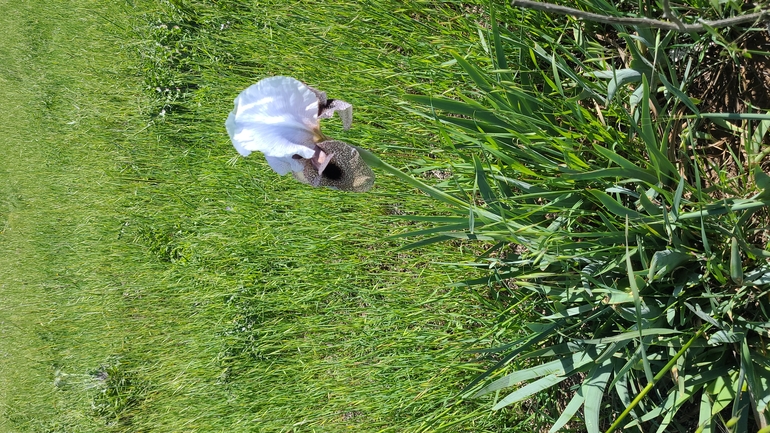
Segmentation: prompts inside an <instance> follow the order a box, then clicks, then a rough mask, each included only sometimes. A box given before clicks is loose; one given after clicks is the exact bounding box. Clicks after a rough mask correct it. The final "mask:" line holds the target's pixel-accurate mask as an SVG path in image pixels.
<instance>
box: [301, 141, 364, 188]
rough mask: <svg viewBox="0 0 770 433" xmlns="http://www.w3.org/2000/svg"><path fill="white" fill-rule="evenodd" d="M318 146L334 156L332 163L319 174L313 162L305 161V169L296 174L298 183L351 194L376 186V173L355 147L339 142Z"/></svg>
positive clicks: (329, 142)
mask: <svg viewBox="0 0 770 433" xmlns="http://www.w3.org/2000/svg"><path fill="white" fill-rule="evenodd" d="M317 146H318V147H320V148H321V149H323V151H324V152H325V153H326V154H328V155H333V157H332V158H331V161H330V162H329V164H328V165H327V166H326V167H325V168H324V170H323V172H321V173H320V174H319V173H318V168H317V167H316V166H315V165H314V164H313V163H312V161H311V160H309V159H307V160H303V163H304V164H305V169H304V170H303V171H302V172H295V173H294V177H295V178H296V179H297V180H298V181H300V182H303V183H307V184H309V185H313V186H325V187H329V188H333V189H338V190H341V191H351V192H366V191H369V189H370V188H371V187H372V185H374V172H372V169H371V168H369V166H368V165H366V163H365V162H364V161H363V160H362V159H361V155H359V153H358V151H357V150H356V148H355V147H353V146H351V145H349V144H347V143H344V142H342V141H337V140H328V141H323V142H321V143H318V144H317Z"/></svg>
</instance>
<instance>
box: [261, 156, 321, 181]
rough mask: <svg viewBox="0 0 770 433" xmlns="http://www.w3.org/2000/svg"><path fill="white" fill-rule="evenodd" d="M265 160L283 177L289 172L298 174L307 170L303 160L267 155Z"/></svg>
mask: <svg viewBox="0 0 770 433" xmlns="http://www.w3.org/2000/svg"><path fill="white" fill-rule="evenodd" d="M311 156H312V155H311ZM265 159H266V160H267V163H268V164H270V168H272V169H273V171H274V172H276V173H278V174H280V175H281V176H283V175H284V174H287V173H289V172H297V171H302V170H304V169H305V166H304V164H303V163H302V161H303V160H301V159H294V158H292V157H291V156H288V157H283V158H277V157H274V156H267V155H265Z"/></svg>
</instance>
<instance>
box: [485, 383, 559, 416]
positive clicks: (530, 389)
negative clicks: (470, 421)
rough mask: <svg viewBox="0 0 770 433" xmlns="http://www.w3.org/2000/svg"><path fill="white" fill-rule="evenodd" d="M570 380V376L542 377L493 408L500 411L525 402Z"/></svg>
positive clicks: (506, 397)
mask: <svg viewBox="0 0 770 433" xmlns="http://www.w3.org/2000/svg"><path fill="white" fill-rule="evenodd" d="M568 378H569V376H556V375H548V376H545V377H541V378H540V379H538V380H536V381H534V382H532V383H530V384H527V385H526V386H523V387H521V388H519V389H517V390H516V391H514V392H512V393H510V394H508V395H507V396H505V398H503V399H502V400H500V401H499V402H498V403H497V404H496V405H494V407H492V410H499V409H502V408H504V407H506V406H509V405H511V404H513V403H516V402H518V401H521V400H524V399H525V398H527V397H529V396H530V395H532V394H537V393H538V392H540V391H543V390H545V389H548V388H550V387H552V386H554V385H556V384H557V383H559V382H562V381H564V380H566V379H568Z"/></svg>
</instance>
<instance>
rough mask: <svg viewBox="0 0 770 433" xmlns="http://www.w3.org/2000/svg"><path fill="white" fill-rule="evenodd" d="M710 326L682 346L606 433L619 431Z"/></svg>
mask: <svg viewBox="0 0 770 433" xmlns="http://www.w3.org/2000/svg"><path fill="white" fill-rule="evenodd" d="M709 326H710V325H706V326H705V327H704V328H703V329H701V330H699V331H698V332H696V333H695V335H693V337H692V338H691V339H690V341H688V342H687V343H686V344H685V345H684V346H682V348H681V349H679V352H677V353H676V355H674V357H673V358H671V360H670V361H668V363H667V364H666V365H665V366H664V367H663V368H662V369H661V370H660V371H659V372H658V374H656V375H655V377H653V379H652V382H649V383H648V384H647V385H646V386H645V387H644V389H642V391H641V392H640V393H639V394H638V395H637V396H636V397H635V398H634V399H633V400H632V401H631V404H629V405H628V407H627V408H626V410H624V411H623V412H622V413H621V414H620V416H618V418H617V419H616V420H615V422H614V423H612V425H611V426H610V428H608V429H607V431H606V432H605V433H611V432H613V431H615V429H617V428H618V427H619V426H620V423H622V422H623V420H624V419H625V418H626V416H628V414H629V413H631V411H632V410H633V409H634V407H636V405H638V404H639V402H640V401H642V399H643V398H644V396H646V395H647V393H649V392H650V391H651V390H652V388H653V387H654V386H655V384H656V383H658V381H659V380H660V379H662V378H663V376H665V375H666V374H668V372H669V371H670V370H671V368H673V367H674V364H676V360H677V359H679V357H680V356H682V355H684V352H686V351H687V349H689V348H690V346H692V344H693V343H694V342H695V340H697V339H698V338H699V337H701V336H702V335H703V333H704V332H706V330H707V329H708V328H709Z"/></svg>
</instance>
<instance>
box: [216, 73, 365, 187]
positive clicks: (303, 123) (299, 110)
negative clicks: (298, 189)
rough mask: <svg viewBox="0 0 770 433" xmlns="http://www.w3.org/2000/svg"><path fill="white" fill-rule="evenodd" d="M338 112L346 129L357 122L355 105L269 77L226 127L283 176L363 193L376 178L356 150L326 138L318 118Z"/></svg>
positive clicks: (239, 144) (242, 99)
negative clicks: (355, 120) (354, 116)
mask: <svg viewBox="0 0 770 433" xmlns="http://www.w3.org/2000/svg"><path fill="white" fill-rule="evenodd" d="M335 112H337V114H339V116H340V119H342V125H343V127H344V129H346V130H347V129H349V128H350V125H351V123H352V122H353V106H352V105H350V104H348V103H347V102H344V101H340V100H335V99H328V98H327V97H326V93H324V92H321V91H318V90H316V89H313V88H312V87H309V86H307V85H305V84H304V83H302V82H301V81H299V80H296V79H294V78H291V77H270V78H265V79H263V80H261V81H260V82H258V83H257V84H254V85H252V86H251V87H249V88H248V89H246V90H244V91H243V92H241V94H240V95H238V97H237V98H235V109H233V111H232V112H231V113H230V115H229V116H228V117H227V121H226V122H225V127H226V128H227V132H228V134H230V140H232V142H233V145H234V146H235V149H236V150H237V151H238V153H240V154H241V155H243V156H248V155H249V154H251V152H254V151H258V152H262V153H263V154H264V155H265V159H267V162H268V164H270V167H271V168H272V169H273V170H274V171H275V172H276V173H278V174H280V175H284V174H287V173H289V172H292V174H293V175H294V177H295V178H296V179H297V180H299V181H301V182H304V183H307V184H310V185H313V186H327V187H330V188H335V189H340V190H344V191H356V192H364V191H367V190H369V188H371V187H372V185H373V184H374V173H373V172H372V170H371V169H370V168H369V166H367V165H366V163H364V161H363V160H362V159H361V157H360V155H359V153H358V151H357V150H356V148H355V147H353V146H350V145H348V144H347V143H344V142H342V141H337V140H330V139H328V138H327V137H326V136H324V135H323V134H322V133H321V127H320V125H319V123H318V120H319V119H324V118H329V117H332V116H333V115H334V113H335Z"/></svg>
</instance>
